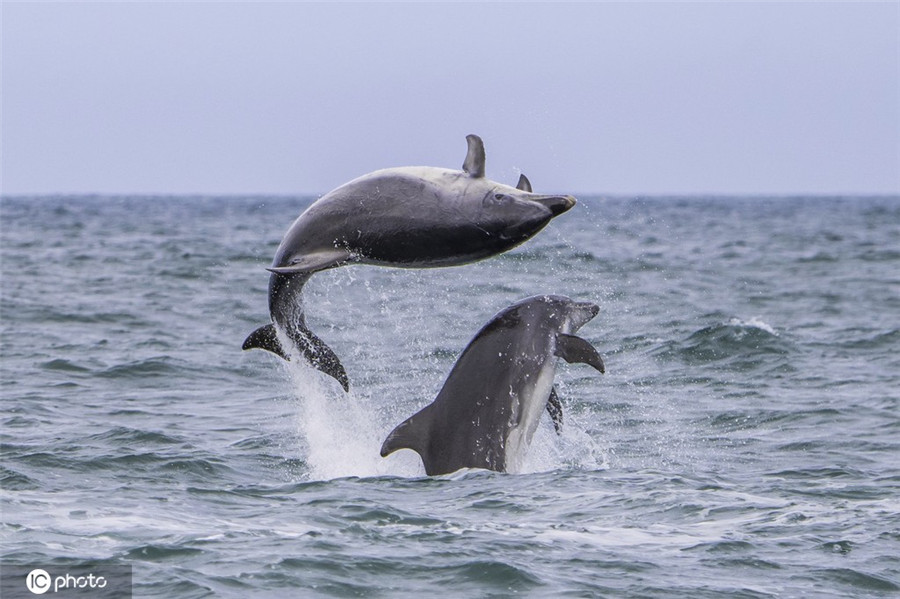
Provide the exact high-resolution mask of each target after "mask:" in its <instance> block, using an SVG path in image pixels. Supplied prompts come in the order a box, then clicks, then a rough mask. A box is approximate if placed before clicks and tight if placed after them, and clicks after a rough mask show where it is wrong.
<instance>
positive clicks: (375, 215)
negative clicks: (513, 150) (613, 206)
mask: <svg viewBox="0 0 900 599" xmlns="http://www.w3.org/2000/svg"><path fill="white" fill-rule="evenodd" d="M466 141H467V142H468V152H467V154H466V159H465V162H464V163H463V170H461V171H457V170H450V169H443V168H436V167H400V168H390V169H384V170H380V171H375V172H373V173H369V174H367V175H363V176H362V177H359V178H358V179H354V180H353V181H350V182H349V183H346V184H344V185H342V186H341V187H338V188H337V189H335V190H334V191H331V192H329V193H327V194H326V195H324V196H322V197H321V198H319V199H318V200H317V201H316V202H315V203H313V204H312V206H310V207H309V208H308V209H307V210H306V211H305V212H303V214H301V215H300V216H299V217H298V218H297V220H295V221H294V223H293V224H292V225H291V227H290V229H289V230H288V232H287V234H285V236H284V239H283V240H282V241H281V245H279V246H278V250H277V251H276V252H275V259H274V261H273V263H272V266H271V267H270V268H269V269H268V270H269V271H271V272H272V275H271V277H270V279H269V313H270V315H271V317H272V321H273V324H268V325H265V326H263V327H260V328H259V329H257V330H255V331H254V332H253V333H251V334H250V336H248V337H247V339H246V340H245V341H244V344H243V349H251V348H260V349H265V350H268V351H271V352H273V353H276V354H278V355H279V356H281V357H283V358H285V359H288V355H289V352H288V351H285V349H284V347H283V346H282V344H281V343H280V342H279V340H278V335H277V332H276V326H275V325H277V327H278V329H280V330H282V331H283V332H284V333H285V334H286V335H287V338H288V339H290V341H291V342H292V343H293V345H294V346H296V348H297V349H298V350H299V351H300V352H301V353H302V354H303V356H304V357H305V358H306V359H307V360H308V361H309V362H310V363H311V364H312V365H313V366H314V367H316V368H318V369H319V370H321V371H323V372H325V373H326V374H329V375H331V376H333V377H334V378H336V379H337V380H338V381H339V382H340V383H341V385H342V386H343V387H344V389H345V390H346V389H348V388H349V382H348V380H347V373H346V371H345V370H344V367H343V365H341V362H340V360H339V359H338V357H337V355H335V353H334V352H333V351H332V350H331V348H330V347H328V346H327V345H326V344H325V343H324V342H323V341H322V340H321V339H319V338H318V337H317V336H316V335H315V334H313V333H312V331H310V330H309V328H308V327H307V326H306V321H305V318H304V311H303V308H302V305H301V299H302V297H301V290H302V289H303V285H304V284H305V283H306V281H307V280H308V279H309V277H310V275H312V274H313V273H315V272H318V271H320V270H325V269H329V268H334V267H337V266H342V265H344V264H350V263H358V264H373V265H378V266H394V267H401V268H432V267H439V266H456V265H460V264H467V263H469V262H475V261H477V260H481V259H483V258H487V257H489V256H494V255H497V254H500V253H502V252H505V251H506V250H509V249H511V248H513V247H515V246H517V245H519V244H520V243H522V242H524V241H525V240H527V239H529V238H530V237H532V236H533V235H534V234H536V233H537V232H538V231H540V230H541V229H543V228H544V227H545V226H546V225H547V223H548V222H550V219H552V218H553V217H555V216H558V215H560V214H562V213H563V212H565V211H566V210H568V209H569V208H571V207H572V206H574V205H575V198H573V197H571V196H561V195H539V194H535V193H532V190H531V183H530V182H529V181H528V179H527V178H526V177H525V176H524V175H522V176H520V177H519V183H518V185H517V186H516V187H510V186H508V185H503V184H501V183H496V182H494V181H491V180H489V179H486V178H485V176H484V162H485V155H484V144H483V143H482V141H481V138H479V137H478V136H477V135H469V136H467V137H466Z"/></svg>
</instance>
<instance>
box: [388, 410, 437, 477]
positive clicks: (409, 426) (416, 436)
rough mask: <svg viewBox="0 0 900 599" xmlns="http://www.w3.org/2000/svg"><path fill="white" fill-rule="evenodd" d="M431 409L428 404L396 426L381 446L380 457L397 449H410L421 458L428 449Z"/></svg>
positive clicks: (424, 457) (424, 456)
mask: <svg viewBox="0 0 900 599" xmlns="http://www.w3.org/2000/svg"><path fill="white" fill-rule="evenodd" d="M431 407H432V404H429V405H427V406H425V407H424V408H422V409H421V410H419V411H418V412H416V413H415V414H413V415H412V416H411V417H409V418H407V419H406V420H404V421H403V422H401V423H400V424H398V425H397V428H395V429H394V430H392V431H391V434H389V435H388V436H387V439H385V440H384V443H383V444H382V446H381V457H383V458H385V457H387V456H389V455H391V454H392V453H394V452H395V451H397V450H398V449H412V450H413V451H415V452H416V453H418V454H419V455H420V456H421V457H422V462H423V463H425V462H426V460H427V457H426V455H425V452H426V448H427V447H428V435H429V434H431V420H432V418H431Z"/></svg>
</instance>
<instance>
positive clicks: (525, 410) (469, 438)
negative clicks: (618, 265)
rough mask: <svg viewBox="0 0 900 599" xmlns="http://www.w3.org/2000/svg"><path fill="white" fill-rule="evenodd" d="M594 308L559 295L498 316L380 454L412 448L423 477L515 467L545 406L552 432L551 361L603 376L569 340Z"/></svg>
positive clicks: (557, 416) (592, 355)
mask: <svg viewBox="0 0 900 599" xmlns="http://www.w3.org/2000/svg"><path fill="white" fill-rule="evenodd" d="M598 311H599V308H598V307H597V306H596V305H595V304H592V303H589V302H574V301H572V300H571V299H569V298H567V297H563V296H559V295H540V296H535V297H531V298H528V299H525V300H522V301H520V302H518V303H516V304H513V305H512V306H510V307H508V308H506V309H505V310H503V311H501V312H500V313H499V314H497V315H496V316H494V318H492V319H491V321H490V322H488V323H487V324H486V325H485V326H484V328H482V329H481V331H479V333H478V334H477V335H475V338H474V339H472V341H470V342H469V345H468V346H467V347H466V349H465V350H463V353H462V354H461V355H460V357H459V359H458V360H457V361H456V364H455V365H454V366H453V369H452V370H451V371H450V375H449V376H448V377H447V380H446V382H444V386H443V388H442V389H441V391H440V393H438V396H437V398H436V399H435V400H434V402H432V403H430V404H429V405H427V406H425V407H424V408H423V409H422V410H420V411H419V412H417V413H416V414H414V415H413V416H412V417H410V418H409V419H407V420H405V421H404V422H402V423H401V424H400V425H399V426H397V428H395V429H394V430H393V431H392V432H391V434H390V435H388V437H387V439H386V440H385V441H384V444H383V445H382V447H381V455H382V457H386V456H388V455H389V454H391V453H393V452H394V451H397V450H398V449H404V448H407V449H412V450H414V451H416V452H417V453H418V454H419V455H420V456H421V457H422V463H423V464H424V465H425V472H426V473H427V474H428V475H429V476H431V475H435V474H447V473H449V472H454V471H456V470H459V469H460V468H486V469H488V470H496V471H498V472H506V471H507V470H508V469H510V468H514V467H516V466H518V465H519V464H520V461H521V459H522V458H523V457H524V455H525V452H526V450H527V449H528V446H529V445H530V444H531V438H532V436H533V435H534V431H535V430H536V429H537V426H538V422H539V420H540V416H541V413H542V412H543V411H544V408H545V407H546V408H547V410H548V411H549V412H550V414H551V416H553V419H554V425H555V426H556V427H557V432H558V431H559V425H560V423H561V421H562V410H561V406H560V404H559V398H558V397H557V396H556V392H555V389H554V387H553V378H554V376H555V374H556V363H557V357H562V358H563V359H564V360H566V361H567V362H570V363H571V362H581V363H585V364H590V365H591V366H593V367H594V368H596V369H597V370H599V371H600V372H604V371H605V369H604V366H603V360H602V359H601V358H600V355H599V354H598V353H597V350H596V349H594V347H593V346H592V345H591V344H590V343H588V342H587V341H585V340H584V339H582V338H581V337H576V336H575V335H574V333H575V332H576V331H577V330H578V329H579V328H580V327H581V326H583V325H584V324H585V323H586V322H588V321H589V320H591V319H592V318H593V317H594V316H596V314H597V312H598Z"/></svg>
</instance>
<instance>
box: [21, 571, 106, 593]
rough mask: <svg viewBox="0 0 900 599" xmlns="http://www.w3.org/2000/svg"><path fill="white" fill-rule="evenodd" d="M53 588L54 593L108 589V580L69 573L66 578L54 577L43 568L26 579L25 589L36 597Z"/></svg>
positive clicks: (29, 574) (30, 573)
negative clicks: (71, 590)
mask: <svg viewBox="0 0 900 599" xmlns="http://www.w3.org/2000/svg"><path fill="white" fill-rule="evenodd" d="M50 587H53V592H54V593H58V592H59V591H62V590H66V589H79V590H80V589H102V588H105V587H106V579H105V578H104V577H103V576H95V575H94V574H93V573H91V574H88V575H87V576H73V575H72V574H69V573H68V572H67V573H66V574H65V576H57V577H55V578H54V577H52V576H50V573H49V572H47V571H46V570H42V569H41V568H35V569H34V570H32V571H31V572H29V573H28V576H26V577H25V588H27V589H28V590H29V591H31V592H32V593H34V594H35V595H43V594H44V593H46V592H47V591H49V590H50Z"/></svg>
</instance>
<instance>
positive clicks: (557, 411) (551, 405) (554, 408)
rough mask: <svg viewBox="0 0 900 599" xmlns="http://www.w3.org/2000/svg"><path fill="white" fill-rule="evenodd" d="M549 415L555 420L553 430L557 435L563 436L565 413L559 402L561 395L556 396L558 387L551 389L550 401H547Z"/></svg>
mask: <svg viewBox="0 0 900 599" xmlns="http://www.w3.org/2000/svg"><path fill="white" fill-rule="evenodd" d="M547 413H548V414H550V418H551V420H553V429H554V430H555V431H556V434H557V435H561V434H562V424H563V411H562V404H561V403H560V402H559V395H557V394H556V385H554V386H553V387H550V399H548V400H547Z"/></svg>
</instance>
